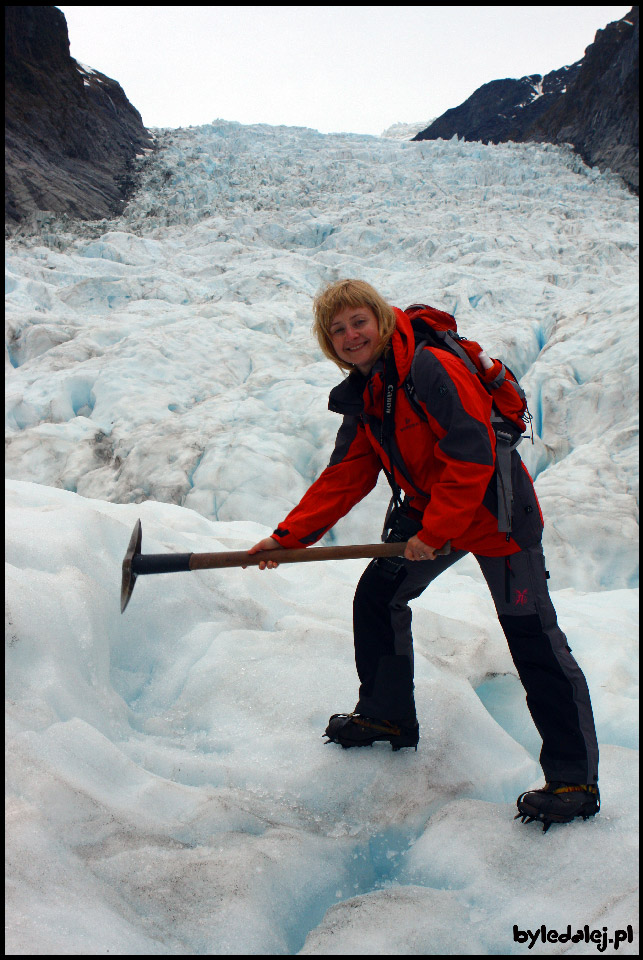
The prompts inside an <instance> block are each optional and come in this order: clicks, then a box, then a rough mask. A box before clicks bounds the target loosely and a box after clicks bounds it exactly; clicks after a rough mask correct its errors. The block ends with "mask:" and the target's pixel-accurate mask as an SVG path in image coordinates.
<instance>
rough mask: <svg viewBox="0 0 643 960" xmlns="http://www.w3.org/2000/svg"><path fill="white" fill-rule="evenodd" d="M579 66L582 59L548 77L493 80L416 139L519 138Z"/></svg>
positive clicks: (494, 140) (488, 140) (496, 140)
mask: <svg viewBox="0 0 643 960" xmlns="http://www.w3.org/2000/svg"><path fill="white" fill-rule="evenodd" d="M579 70H580V61H579V62H578V63H575V64H573V65H572V66H571V67H563V68H562V69H561V70H553V71H552V72H551V73H548V74H547V76H545V77H543V76H541V75H540V74H534V75H533V76H529V77H521V78H520V80H510V79H505V80H492V81H491V82H490V83H485V84H483V86H481V87H478V89H477V90H476V91H475V93H473V94H472V95H471V96H470V97H469V99H468V100H465V101H464V103H461V104H460V106H459V107H453V108H452V109H451V110H447V112H446V113H443V114H442V116H441V117H438V119H437V120H434V121H433V123H432V124H431V126H430V127H427V129H426V130H422V131H421V132H420V133H418V134H417V136H415V137H414V138H413V139H414V140H438V139H440V140H450V139H451V137H453V136H455V135H457V136H458V137H463V138H464V139H465V140H482V142H483V143H504V142H505V141H506V140H519V139H520V138H521V137H522V135H523V134H524V133H525V131H526V130H528V129H529V127H530V126H531V124H532V123H534V121H536V120H538V119H539V118H540V117H541V116H542V115H543V114H544V113H545V112H546V111H548V110H549V108H550V107H551V106H552V105H553V104H555V103H556V102H557V101H558V100H559V99H560V98H561V97H562V96H563V95H564V94H565V91H566V90H567V88H568V86H569V85H570V83H573V81H574V80H575V79H576V77H577V76H578V72H579Z"/></svg>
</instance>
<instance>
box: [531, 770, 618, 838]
mask: <svg viewBox="0 0 643 960" xmlns="http://www.w3.org/2000/svg"><path fill="white" fill-rule="evenodd" d="M516 804H517V807H518V813H517V814H516V816H515V817H514V820H517V819H518V817H522V822H523V823H525V822H526V823H531V822H532V820H539V821H540V822H541V823H542V825H543V833H547V831H548V830H549V828H550V826H551V825H552V823H571V821H572V820H573V819H574V817H582V818H583V820H587V818H588V817H593V816H594V814H596V813H598V811H599V810H600V808H601V795H600V793H599V790H598V787H597V786H596V785H595V784H586V783H561V782H560V781H558V780H555V781H552V782H551V783H546V784H545V786H544V787H542V788H541V789H540V790H527V791H526V792H525V793H521V794H520V796H519V797H518V800H517V801H516Z"/></svg>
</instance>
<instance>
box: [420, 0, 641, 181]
mask: <svg viewBox="0 0 643 960" xmlns="http://www.w3.org/2000/svg"><path fill="white" fill-rule="evenodd" d="M638 47H639V8H638V7H632V9H631V11H630V12H629V13H628V14H627V15H626V16H625V17H623V18H622V19H621V20H617V21H615V22H614V23H609V24H608V25H607V26H606V27H605V29H604V30H599V31H598V32H597V33H596V37H595V39H594V43H592V44H590V45H589V47H587V49H586V50H585V56H584V57H583V59H582V60H579V61H578V62H577V63H575V64H573V65H572V66H571V67H562V68H561V69H560V70H555V71H552V73H549V74H547V76H545V77H541V76H540V75H534V76H529V77H522V78H521V79H520V80H510V79H506V80H494V81H492V82H491V83H485V84H484V85H483V86H482V87H479V89H478V90H476V91H475V92H474V93H473V94H472V95H471V96H470V97H469V98H468V100H466V101H465V102H464V103H462V104H460V106H459V107H455V108H454V109H452V110H447V112H446V113H444V114H443V115H442V116H441V117H438V119H437V120H435V121H434V122H433V123H432V124H431V125H430V126H429V127H427V128H426V129H425V130H422V131H421V132H420V133H418V134H417V135H416V136H415V137H414V138H413V139H414V140H436V139H440V138H441V139H444V140H448V139H450V138H451V137H453V136H454V135H455V134H457V135H458V136H459V137H462V138H464V139H465V140H482V141H483V142H484V143H503V142H505V141H507V140H514V141H531V140H534V141H540V142H546V143H571V144H572V146H573V148H574V150H575V151H576V152H577V153H578V154H579V155H580V156H581V157H582V158H583V160H584V161H585V163H587V164H588V165H589V166H598V167H599V169H600V170H605V169H607V168H608V167H609V168H610V169H611V170H612V171H613V172H615V173H618V174H619V175H620V176H622V177H623V179H624V180H625V182H626V183H627V185H628V186H629V188H630V189H631V190H632V191H633V192H634V193H637V194H638V190H639V173H638V162H639V143H638V132H639V94H638V88H639V55H638Z"/></svg>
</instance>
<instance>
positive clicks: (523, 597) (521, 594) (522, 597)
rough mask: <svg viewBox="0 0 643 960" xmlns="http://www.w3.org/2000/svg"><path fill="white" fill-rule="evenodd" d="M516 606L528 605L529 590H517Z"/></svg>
mask: <svg viewBox="0 0 643 960" xmlns="http://www.w3.org/2000/svg"><path fill="white" fill-rule="evenodd" d="M514 603H515V605H516V606H521V605H522V606H524V605H525V604H526V603H527V590H526V589H525V590H516V599H515V600H514Z"/></svg>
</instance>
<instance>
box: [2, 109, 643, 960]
mask: <svg viewBox="0 0 643 960" xmlns="http://www.w3.org/2000/svg"><path fill="white" fill-rule="evenodd" d="M162 141H163V144H164V146H163V149H162V151H161V152H160V154H159V155H158V156H156V157H154V158H152V159H151V160H147V161H144V164H145V166H144V170H145V173H144V177H145V187H144V189H143V191H142V193H141V194H140V195H139V196H138V197H137V198H136V200H135V201H134V202H133V203H132V204H131V205H130V207H129V208H128V210H127V211H126V213H125V215H124V216H123V217H121V218H120V219H118V220H115V221H112V222H109V223H108V222H99V223H93V224H69V223H61V222H58V223H56V222H52V223H47V222H46V221H44V222H43V226H42V232H41V234H40V235H39V236H38V237H32V238H24V239H23V240H12V241H10V243H9V244H8V245H7V271H6V289H7V299H6V304H7V341H6V343H7V351H6V360H5V367H6V374H7V378H6V379H7V385H6V395H7V402H6V416H7V457H6V469H7V475H8V477H9V479H8V481H7V494H6V497H7V499H6V516H7V532H6V559H7V566H6V600H5V631H6V690H7V713H6V727H7V741H8V749H7V824H8V825H7V847H6V852H7V863H8V873H7V923H8V938H7V952H8V953H12V954H22V953H24V954H32V953H34V954H53V955H56V954H69V953H78V954H96V953H102V954H104V953H121V954H133V955H137V954H148V955H154V954H163V953H165V954H167V953H176V954H192V955H196V954H207V953H209V954H240V955H241V954H276V955H279V954H281V955H283V954H295V953H298V952H301V953H306V954H322V955H323V954H326V955H332V954H367V953H368V954H376V955H377V954H385V955H395V954H398V955H402V954H419V955H432V954H443V953H446V954H457V953H459V954H465V953H470V954H483V955H484V954H491V953H504V954H524V953H525V952H526V951H527V947H526V946H524V945H520V944H516V943H514V941H513V936H512V928H513V925H514V924H517V925H518V926H519V927H520V928H521V929H524V928H529V929H532V930H535V929H536V928H538V927H540V926H541V925H542V924H546V925H547V926H548V927H549V928H552V927H555V928H557V929H558V930H559V931H561V932H562V931H563V930H564V929H565V927H566V925H567V924H568V923H570V924H572V926H573V927H574V928H576V927H581V928H582V927H583V925H584V924H588V925H589V926H590V928H596V929H599V930H602V929H603V927H606V928H607V929H608V930H609V931H610V935H611V934H612V933H613V931H614V930H615V929H618V928H621V929H622V928H625V927H626V926H627V924H628V923H635V918H636V916H637V890H638V881H637V875H638V874H637V863H636V840H637V829H638V819H637V813H636V811H637V802H636V801H637V798H638V785H637V781H636V776H637V767H636V761H637V758H638V739H637V721H638V712H637V710H638V687H637V663H636V655H637V653H636V651H637V644H638V625H637V614H638V590H637V589H635V585H636V584H637V583H638V579H637V571H638V552H637V551H638V541H637V537H638V526H637V520H638V517H637V502H638V501H637V477H638V473H637V468H638V461H637V447H636V444H637V440H638V432H637V419H636V415H637V408H638V382H637V371H638V367H637V356H638V325H637V295H638V234H637V213H638V207H637V204H636V201H635V200H634V198H632V197H631V195H630V194H628V193H627V191H625V190H624V189H623V188H622V186H621V185H620V184H619V181H618V180H616V179H615V178H612V177H610V176H609V175H599V174H598V173H597V172H596V171H591V170H589V169H587V168H585V167H583V166H582V164H580V162H579V161H578V159H577V158H575V157H574V156H573V155H572V154H571V152H569V151H567V150H566V149H565V148H553V147H543V146H538V145H514V144H504V145H500V146H489V147H485V146H483V145H481V144H475V143H464V142H462V143H458V142H457V141H452V142H449V143H444V142H441V141H436V142H423V143H419V144H414V143H407V142H396V141H394V140H390V139H382V138H375V137H363V136H350V135H342V136H322V135H320V134H318V133H316V132H315V131H312V130H304V129H293V128H283V127H279V128H275V127H266V126H254V127H243V126H241V125H238V124H232V123H225V122H223V121H220V122H219V121H217V122H216V123H214V124H212V125H209V126H207V127H202V128H194V129H189V130H179V131H166V132H165V133H164V134H163V136H162ZM347 275H348V276H359V277H363V278H365V279H367V280H369V281H370V282H372V283H373V284H374V285H375V286H376V287H378V288H379V289H380V290H381V291H382V292H383V293H384V294H385V295H386V296H388V297H389V298H390V300H391V302H393V303H395V304H396V305H398V306H402V307H404V306H406V305H407V304H408V303H411V302H414V301H418V300H420V301H427V302H430V303H433V304H435V305H436V306H438V307H443V308H444V309H447V310H451V311H454V312H455V313H456V316H457V320H458V324H459V326H460V329H461V331H462V332H463V334H465V335H470V336H471V337H473V338H475V339H478V340H480V341H481V342H482V343H483V344H484V345H485V347H486V348H487V350H488V352H489V353H490V354H492V355H499V356H502V357H503V358H504V359H505V360H506V361H507V363H508V364H509V366H511V368H512V369H513V370H514V371H515V372H516V373H517V374H518V375H519V376H520V377H521V378H522V382H523V384H524V386H525V388H526V390H527V393H528V396H529V400H530V407H531V410H532V413H533V415H534V427H535V438H534V439H535V443H534V445H533V446H531V445H530V444H529V445H528V444H527V443H525V444H523V446H522V448H521V450H522V451H523V453H524V459H525V462H526V463H527V465H528V466H529V468H530V470H531V471H532V472H533V473H534V474H535V475H537V490H538V493H539V496H540V499H541V502H542V506H543V510H544V513H545V519H546V535H545V548H546V553H547V557H548V566H549V568H550V570H551V574H552V579H551V585H552V590H553V598H554V602H555V605H556V609H557V611H558V615H559V620H560V622H561V625H562V627H563V629H564V630H565V631H566V633H567V636H568V638H569V642H570V646H571V647H572V648H573V651H574V655H575V656H576V658H577V659H578V661H579V662H580V664H581V666H582V668H583V670H584V671H585V673H586V676H587V679H588V683H589V687H590V691H591V695H592V702H593V706H594V710H595V714H596V722H597V729H598V736H599V742H600V744H601V757H602V767H601V792H602V799H603V811H602V813H601V815H600V816H599V817H598V818H596V819H595V820H592V821H588V822H587V823H582V822H578V823H575V824H573V825H571V826H566V827H560V828H558V829H557V828H554V827H552V829H551V830H550V831H549V832H548V833H547V834H546V835H545V836H543V835H542V832H541V830H540V828H539V827H537V826H536V825H535V824H531V825H529V826H526V825H525V826H523V825H522V824H520V823H519V822H514V820H513V819H512V817H513V813H514V811H515V797H516V796H517V794H518V793H519V792H520V791H521V790H524V789H526V788H527V787H529V786H531V785H536V784H539V783H541V782H542V777H541V773H540V770H539V766H538V762H537V758H538V751H539V740H538V736H537V733H536V731H535V730H534V728H533V725H532V724H531V721H530V719H529V716H528V713H527V710H526V706H525V703H524V692H523V690H522V688H521V686H520V684H519V682H518V680H517V677H516V674H515V669H514V667H513V663H512V662H511V658H510V656H509V653H508V650H507V647H506V643H505V641H504V638H503V636H502V632H501V629H500V626H499V624H498V622H497V620H496V618H495V615H494V610H493V605H492V602H491V599H490V597H489V594H488V591H487V589H486V586H485V584H484V581H483V580H482V578H481V576H480V574H479V571H478V568H477V565H476V564H475V561H473V560H472V559H470V558H466V559H465V560H463V561H461V562H460V563H459V564H458V565H456V566H455V567H454V568H452V569H451V570H450V571H448V572H447V573H446V574H445V575H444V576H443V577H441V578H440V579H439V581H438V582H436V583H435V584H434V585H433V586H432V587H431V589H430V590H429V591H427V592H426V594H424V595H423V596H422V597H421V598H419V599H418V600H417V601H415V602H414V634H415V639H416V688H417V689H416V697H417V703H418V711H419V719H420V725H421V732H422V738H421V741H420V746H419V749H418V752H417V753H415V752H413V751H400V752H399V753H395V754H393V753H392V752H391V751H390V749H388V748H387V747H386V746H384V745H381V744H380V745H376V746H375V747H373V748H372V749H370V750H363V751H342V750H341V749H340V748H338V747H334V746H329V747H326V746H324V745H323V742H322V738H321V733H322V731H323V729H324V727H325V725H326V723H327V720H328V716H329V715H330V714H331V713H334V712H337V711H339V710H350V709H352V707H353V705H354V703H355V698H356V692H357V691H356V683H355V672H354V663H353V653H352V636H351V603H352V595H353V590H354V586H355V583H356V581H357V579H358V577H359V574H360V571H361V570H362V569H363V566H364V564H363V563H362V562H360V561H345V562H343V563H326V564H303V565H301V566H282V567H280V568H279V570H278V571H274V572H271V573H260V572H259V571H258V570H256V569H249V570H246V571H242V570H240V569H235V570H228V571H203V572H200V573H189V574H187V573H186V574H173V575H166V576H159V577H141V578H139V580H138V582H137V585H136V589H135V592H134V595H133V597H132V600H131V602H130V605H129V607H128V609H127V611H126V613H125V615H124V616H122V617H121V615H120V612H119V609H120V607H119V593H120V564H121V560H122V557H123V554H124V551H125V548H126V546H127V543H128V541H129V537H130V533H131V530H132V528H133V526H134V522H135V520H136V519H137V518H138V517H140V518H141V519H142V524H143V548H144V551H145V552H149V553H161V552H189V551H212V550H217V549H241V548H243V547H245V546H248V545H249V544H251V543H254V542H255V541H256V540H257V539H259V538H260V537H261V536H264V535H265V534H266V533H267V532H268V531H269V530H270V529H272V527H274V526H275V525H276V523H277V522H278V521H279V520H281V519H282V517H283V516H284V515H285V513H286V511H287V510H288V509H290V507H291V506H292V505H293V504H294V503H296V502H297V500H298V498H299V497H300V495H301V494H302V493H303V491H304V490H305V489H306V487H307V485H308V484H309V482H310V481H311V480H312V479H313V478H314V477H315V476H316V475H317V474H318V473H319V471H320V470H321V469H322V468H323V467H324V466H325V464H326V462H327V460H328V457H329V455H330V451H331V449H332V443H333V440H334V436H335V433H336V430H337V428H338V426H339V423H338V418H337V417H336V416H334V415H333V414H331V413H329V412H328V411H327V409H326V399H327V393H328V390H329V388H330V387H331V386H332V385H334V384H335V383H336V382H337V380H338V379H339V374H338V371H337V370H336V368H334V367H333V366H332V365H331V364H329V363H328V361H326V360H325V359H324V358H323V357H322V356H321V354H320V353H319V351H318V349H317V348H316V346H315V344H314V343H313V341H312V339H311V336H310V323H311V301H312V297H313V296H314V293H315V292H316V290H317V289H318V288H319V286H320V285H322V284H323V283H325V282H327V281H329V280H332V279H336V278H339V277H342V276H347ZM388 496H389V494H388V488H387V486H386V484H385V483H380V484H378V487H377V488H376V490H375V491H374V492H373V493H372V494H371V495H370V496H369V497H368V498H367V499H366V500H365V501H364V502H363V503H362V504H360V505H359V507H358V508H356V509H355V510H354V511H353V512H352V513H351V514H350V515H349V517H347V518H346V519H345V520H343V521H341V522H340V523H339V524H338V525H337V527H336V528H335V530H334V531H333V532H332V534H331V535H330V537H331V538H335V539H336V540H338V541H340V542H343V543H348V542H369V541H375V540H377V539H378V535H379V530H380V527H381V521H382V514H383V512H384V509H385V506H386V503H387V502H388ZM527 894H528V895H527ZM635 930H636V934H635V939H634V943H633V944H632V945H628V944H625V945H621V946H620V948H619V951H618V952H619V953H626V954H627V953H630V954H634V953H638V931H637V928H635ZM535 949H536V950H537V952H540V950H539V949H538V948H535ZM590 949H593V946H591V945H590V948H588V946H587V945H585V944H577V945H576V946H574V945H570V944H568V945H567V946H565V945H564V944H548V945H547V952H548V953H552V954H554V953H557V954H561V953H565V952H567V953H580V954H586V953H587V952H588V951H589V950H590ZM606 952H608V953H613V952H614V947H613V945H608V948H607V951H606Z"/></svg>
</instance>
